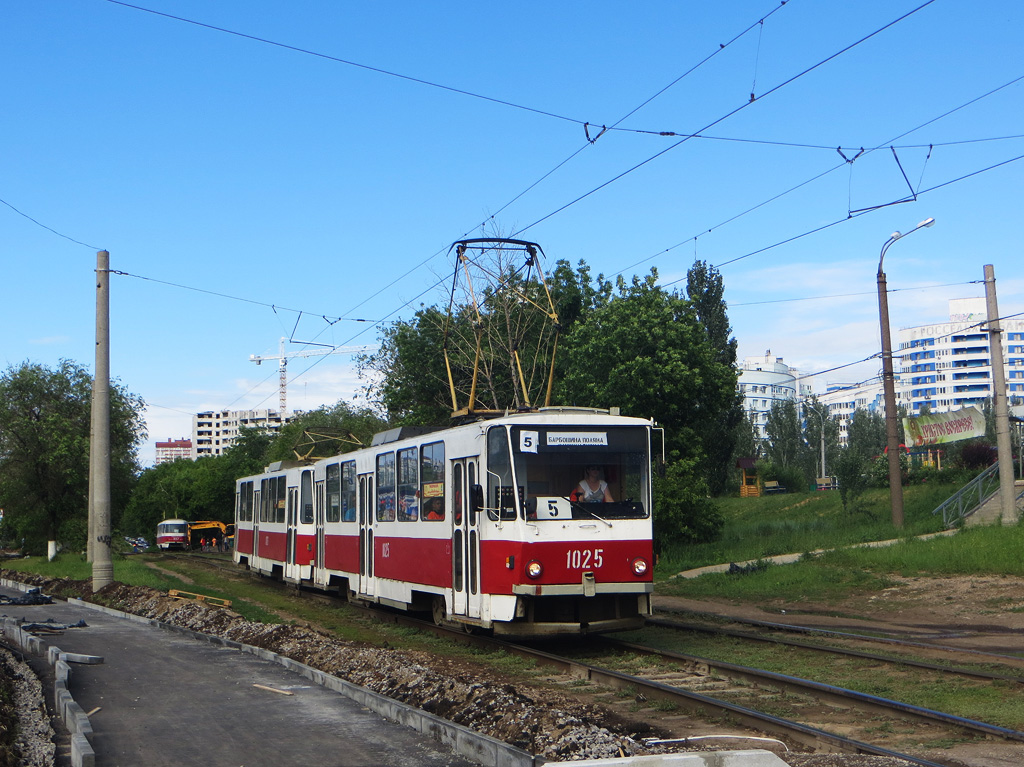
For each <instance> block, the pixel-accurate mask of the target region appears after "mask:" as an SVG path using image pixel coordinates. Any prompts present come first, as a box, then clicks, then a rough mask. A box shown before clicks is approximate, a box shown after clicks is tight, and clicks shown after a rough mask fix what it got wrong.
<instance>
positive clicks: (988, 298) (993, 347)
mask: <svg viewBox="0 0 1024 767" xmlns="http://www.w3.org/2000/svg"><path fill="white" fill-rule="evenodd" d="M985 308H986V310H987V312H988V353H989V357H990V358H991V360H992V400H993V408H994V410H995V416H996V450H997V451H998V452H999V506H1000V512H1001V514H1000V518H1001V519H1002V521H1003V524H1004V525H1009V524H1012V523H1014V522H1016V521H1017V508H1016V498H1015V497H1014V495H1015V494H1014V492H1013V448H1012V446H1011V445H1010V411H1009V408H1008V407H1007V404H1006V371H1005V370H1004V369H1003V330H1002V326H1001V325H1000V324H999V306H998V302H997V301H996V274H995V270H994V269H993V268H992V264H986V265H985Z"/></svg>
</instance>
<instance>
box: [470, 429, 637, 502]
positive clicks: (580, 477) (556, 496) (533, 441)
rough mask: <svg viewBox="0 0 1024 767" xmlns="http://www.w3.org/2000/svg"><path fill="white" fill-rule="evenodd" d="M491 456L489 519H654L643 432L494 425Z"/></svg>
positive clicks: (490, 435)
mask: <svg viewBox="0 0 1024 767" xmlns="http://www.w3.org/2000/svg"><path fill="white" fill-rule="evenodd" d="M487 458H488V464H487V466H488V470H487V477H486V491H487V509H488V514H489V515H490V516H491V518H492V519H497V518H498V517H499V516H500V518H501V519H514V518H515V517H516V515H517V513H518V514H521V515H523V516H525V518H526V519H527V520H531V521H532V520H537V521H543V520H553V519H595V518H596V519H599V520H609V519H640V518H643V517H646V516H647V515H648V514H650V509H649V508H647V504H648V499H649V498H650V466H651V462H650V440H649V437H648V433H647V429H645V428H643V427H638V426H603V427H592V426H586V427H583V426H532V425H531V426H511V427H504V426H495V427H492V428H491V429H490V430H489V431H488V434H487ZM517 498H518V500H519V503H518V504H517V503H516V499H517Z"/></svg>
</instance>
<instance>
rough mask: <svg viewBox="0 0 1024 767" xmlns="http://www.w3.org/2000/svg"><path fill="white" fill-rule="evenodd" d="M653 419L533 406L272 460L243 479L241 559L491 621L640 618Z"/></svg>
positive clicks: (503, 626) (501, 629)
mask: <svg viewBox="0 0 1024 767" xmlns="http://www.w3.org/2000/svg"><path fill="white" fill-rule="evenodd" d="M652 427H653V424H652V422H651V421H648V420H644V419H640V418H627V417H623V416H618V415H611V414H609V413H608V412H605V411H597V410H583V409H577V408H542V409H541V410H539V411H534V412H529V413H518V414H511V415H507V416H504V417H499V418H494V419H491V420H484V421H478V422H474V423H470V424H467V425H463V426H457V427H453V428H448V429H443V430H435V431H430V430H425V429H415V430H410V429H408V428H403V429H394V430H391V431H388V432H383V433H381V434H378V435H377V436H376V437H375V439H374V441H373V444H372V446H370V447H367V448H362V449H360V450H356V451H353V452H350V453H345V454H342V455H338V456H335V457H332V458H327V459H321V460H318V461H316V462H315V463H307V464H301V465H300V464H298V463H295V462H288V463H287V464H284V463H282V464H276V465H274V466H271V467H270V468H269V469H268V470H267V471H266V472H265V473H263V474H260V475H257V476H253V477H244V478H242V479H240V480H238V482H237V488H236V490H237V492H236V510H235V524H236V541H235V553H234V557H235V561H236V562H238V563H239V564H242V565H245V566H247V567H250V568H252V569H255V570H258V571H259V572H262V573H264V574H266V575H270V576H274V577H278V578H281V579H283V580H286V581H289V582H292V583H301V584H305V585H309V586H313V587H317V588H322V589H330V590H339V591H340V592H341V593H343V594H345V593H347V594H348V595H349V596H350V597H351V598H353V599H359V600H364V601H368V602H377V603H381V604H385V605H389V606H392V607H397V608H400V609H405V610H423V611H427V610H429V611H432V612H433V615H434V619H435V620H436V621H438V622H442V621H447V622H455V623H461V624H464V625H467V626H475V627H479V628H485V629H493V631H494V632H495V633H497V634H510V635H517V636H540V635H552V634H562V633H595V632H601V631H613V630H621V629H627V628H634V627H637V626H639V625H641V624H642V623H643V620H644V616H645V615H648V614H650V594H651V591H652V590H653V581H652V565H653V558H652V546H651V476H650V471H651V429H652ZM588 469H589V472H588ZM588 478H589V480H590V481H592V482H595V483H596V484H595V485H594V487H600V492H599V493H597V494H596V496H595V497H594V500H593V501H586V500H583V499H582V497H581V493H580V488H581V487H582V486H583V482H584V481H586V480H587V479H588ZM598 497H600V500H598ZM609 498H610V499H611V500H610V501H609V500H608V499H609Z"/></svg>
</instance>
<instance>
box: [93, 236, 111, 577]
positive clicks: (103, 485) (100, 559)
mask: <svg viewBox="0 0 1024 767" xmlns="http://www.w3.org/2000/svg"><path fill="white" fill-rule="evenodd" d="M89 512H90V515H91V519H90V524H89V536H90V540H89V543H90V544H91V545H92V590H93V591H94V592H96V591H99V590H100V589H102V588H103V587H104V586H107V585H108V584H110V583H111V582H112V581H113V580H114V563H113V558H112V557H111V552H110V254H109V253H108V252H107V251H105V250H101V251H99V252H97V253H96V372H95V375H94V377H93V382H92V435H91V441H90V445H89Z"/></svg>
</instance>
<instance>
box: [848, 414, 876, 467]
mask: <svg viewBox="0 0 1024 767" xmlns="http://www.w3.org/2000/svg"><path fill="white" fill-rule="evenodd" d="M846 444H847V445H848V446H849V447H853V448H856V449H857V451H858V452H859V453H860V454H861V455H863V456H866V457H869V458H870V457H871V456H876V455H881V454H882V452H883V451H884V450H885V445H886V436H885V416H883V415H882V414H881V413H880V412H878V411H875V410H865V409H863V408H861V409H858V410H856V411H854V414H853V416H852V418H851V419H850V423H849V426H848V427H847V430H846Z"/></svg>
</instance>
